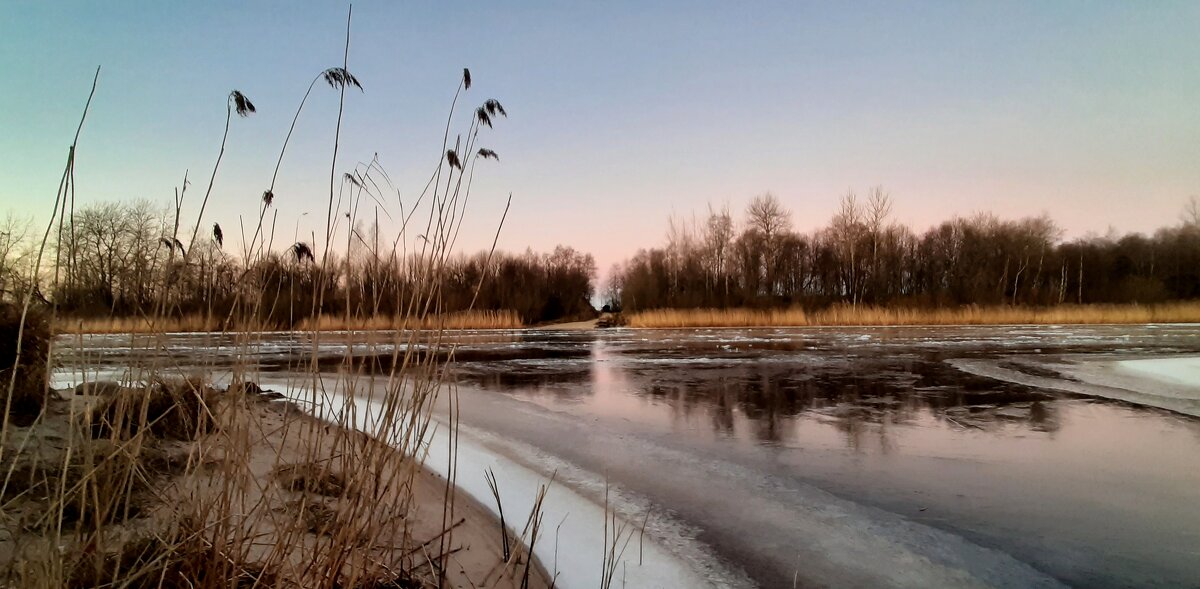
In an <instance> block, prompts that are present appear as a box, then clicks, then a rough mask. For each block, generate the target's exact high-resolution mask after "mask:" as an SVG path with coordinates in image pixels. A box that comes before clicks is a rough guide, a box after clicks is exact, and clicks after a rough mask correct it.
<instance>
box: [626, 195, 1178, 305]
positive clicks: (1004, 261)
mask: <svg viewBox="0 0 1200 589" xmlns="http://www.w3.org/2000/svg"><path fill="white" fill-rule="evenodd" d="M892 206H893V202H892V199H891V197H890V196H889V194H888V193H887V192H886V191H885V190H884V189H883V188H882V187H877V188H872V189H871V190H869V191H868V192H867V193H866V194H865V198H864V197H860V196H859V195H858V194H856V193H854V192H848V193H846V194H845V195H843V196H842V197H841V198H840V202H839V207H838V210H837V212H836V214H835V215H834V217H833V219H832V220H831V221H830V222H829V224H828V225H827V226H825V227H822V228H819V229H817V230H815V231H812V232H810V233H802V232H797V231H794V230H793V229H792V222H791V214H790V212H789V211H788V210H787V209H786V208H785V207H784V205H783V204H782V203H781V202H780V201H779V199H778V198H776V197H774V196H772V195H771V194H764V195H761V196H758V197H756V198H754V199H753V200H752V201H751V202H750V204H749V206H748V207H747V208H746V210H745V212H744V214H743V215H742V218H741V219H740V223H739V222H738V221H737V220H735V218H734V215H733V214H732V212H731V211H730V210H729V209H728V207H726V208H723V209H719V210H718V209H713V208H711V207H710V209H709V210H708V214H707V215H706V216H705V217H704V218H703V219H700V220H693V221H692V222H685V221H681V220H679V219H677V218H673V219H671V221H670V223H669V226H668V230H667V234H666V244H665V245H664V246H662V247H657V248H651V249H645V250H641V251H639V252H638V253H637V254H636V255H634V256H633V257H632V258H631V259H629V260H627V261H625V262H624V263H622V264H619V265H616V266H614V267H613V268H612V270H611V271H610V273H609V274H610V277H609V280H608V283H607V285H606V287H605V289H604V292H603V298H604V301H605V303H606V304H608V305H610V306H613V307H621V308H624V309H625V310H627V311H636V310H644V309H655V308H701V307H711V308H727V307H756V308H770V307H786V306H805V307H821V306H827V305H831V304H838V303H843V304H851V305H857V304H865V305H879V306H888V305H902V306H939V307H940V306H954V305H1055V304H1062V303H1077V304H1088V303H1157V302H1162V301H1167V300H1181V299H1194V298H1200V206H1198V204H1197V200H1196V199H1195V198H1192V200H1191V201H1190V202H1189V203H1188V205H1187V206H1186V207H1185V209H1184V214H1183V215H1182V216H1181V222H1180V223H1179V224H1177V225H1174V226H1169V227H1164V228H1162V229H1159V230H1158V231H1156V232H1155V233H1154V234H1153V235H1149V236H1147V235H1142V234H1136V233H1132V234H1127V235H1123V236H1116V235H1107V236H1102V237H1086V238H1080V239H1075V240H1070V241H1063V240H1062V235H1063V232H1062V230H1061V229H1060V228H1059V227H1058V225H1056V224H1055V223H1054V221H1053V220H1051V219H1050V218H1049V217H1047V216H1045V215H1043V216H1037V217H1027V218H1023V219H1015V220H1005V219H1000V218H998V217H996V216H995V215H993V214H990V213H982V214H976V215H973V216H970V217H956V218H953V219H950V220H947V221H944V222H942V223H940V224H938V225H935V226H933V227H931V228H930V229H928V230H927V231H924V232H921V233H918V232H915V231H913V230H912V229H910V228H909V227H906V226H904V225H902V224H899V223H896V222H894V221H893V220H892V218H891V214H892Z"/></svg>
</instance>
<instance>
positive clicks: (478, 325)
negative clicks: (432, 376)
mask: <svg viewBox="0 0 1200 589" xmlns="http://www.w3.org/2000/svg"><path fill="white" fill-rule="evenodd" d="M524 326H525V324H524V323H523V322H522V321H521V318H520V317H519V316H518V315H517V314H516V312H514V311H479V310H476V311H462V312H457V313H443V314H440V315H435V316H430V317H426V318H425V319H423V320H420V321H419V322H418V321H417V320H415V319H413V318H406V317H401V316H375V317H351V318H350V319H349V320H347V319H346V317H344V316H337V315H322V316H320V317H319V318H317V319H302V320H301V321H300V322H299V323H298V324H297V325H296V326H295V327H294V328H292V329H293V330H294V331H383V330H402V329H414V328H420V329H435V328H443V329H519V328H521V327H524ZM276 329H278V328H277V327H275V326H271V325H268V324H263V323H261V322H244V321H238V322H235V325H232V326H231V325H229V324H228V323H225V322H224V321H221V320H219V319H217V318H215V317H211V316H207V317H206V316H203V315H188V316H185V317H165V318H164V317H158V318H150V317H95V318H86V319H78V318H70V317H59V318H58V319H57V320H56V321H55V333H60V334H117V333H138V334H147V333H149V334H152V333H203V332H214V331H230V332H251V333H252V332H262V331H275V330H276Z"/></svg>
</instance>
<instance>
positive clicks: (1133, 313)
mask: <svg viewBox="0 0 1200 589" xmlns="http://www.w3.org/2000/svg"><path fill="white" fill-rule="evenodd" d="M1196 322H1200V301H1187V302H1178V303H1163V304H1158V305H1062V306H1057V307H1007V306H1003V307H979V306H967V307H955V308H942V309H900V308H885V307H852V306H849V305H838V306H833V307H830V308H828V309H823V310H820V311H814V312H812V313H806V312H804V311H803V310H802V309H785V310H757V309H656V310H652V311H641V312H638V313H634V314H633V315H631V316H630V317H629V318H628V324H629V326H630V327H650V328H671V327H804V326H839V325H842V326H852V325H863V326H867V325H1021V324H1029V325H1049V324H1067V325H1088V324H1139V323H1196Z"/></svg>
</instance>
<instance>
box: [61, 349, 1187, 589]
mask: <svg viewBox="0 0 1200 589" xmlns="http://www.w3.org/2000/svg"><path fill="white" fill-rule="evenodd" d="M387 341H388V338H387V337H386V336H385V335H384V334H340V335H334V334H326V335H323V336H322V338H321V342H322V343H321V347H320V350H319V356H320V357H321V358H322V359H323V366H326V367H327V369H328V370H334V369H336V366H337V365H338V364H339V363H340V362H339V358H340V357H341V356H342V355H343V354H344V353H345V352H346V351H348V350H349V351H350V352H351V353H352V354H354V355H355V356H356V357H358V359H359V361H360V362H363V363H365V365H368V366H375V367H376V369H379V370H383V369H386V364H387V357H390V348H389V345H388V344H387V343H386V342H387ZM455 341H456V342H457V343H458V344H459V348H458V351H457V352H456V356H457V358H458V361H457V362H456V367H455V370H454V379H455V381H456V382H457V383H458V393H459V395H460V398H461V400H462V419H463V423H464V424H465V426H466V427H465V428H464V429H465V431H466V433H467V434H468V437H469V438H471V439H472V440H475V443H476V444H477V446H478V448H481V449H483V450H485V451H487V452H492V453H495V454H496V455H499V456H503V457H504V459H505V460H509V461H512V462H514V463H519V464H521V465H523V466H524V467H525V468H528V469H530V470H532V471H533V472H535V473H540V474H541V475H542V476H546V477H548V476H549V475H550V474H551V473H554V472H557V473H558V474H557V477H556V482H555V484H556V485H564V486H567V487H569V488H570V490H571V491H572V493H574V494H577V495H579V496H581V497H587V498H590V499H591V500H593V501H603V494H604V487H605V482H606V481H607V483H608V486H609V488H610V493H611V501H612V503H613V504H614V505H616V506H617V508H618V510H619V511H621V512H622V513H623V514H624V515H625V517H626V518H627V519H628V520H630V521H635V520H636V521H637V523H638V524H639V525H640V523H641V521H642V519H643V518H644V520H645V521H647V522H648V524H647V531H646V534H647V536H648V537H649V538H650V539H652V540H653V541H654V542H655V545H656V546H659V547H662V548H663V549H665V550H666V551H668V552H671V553H673V556H674V557H675V558H677V559H679V560H680V561H681V562H683V563H686V564H687V566H688V567H690V568H692V569H693V570H695V571H697V573H698V574H700V575H701V576H704V577H706V578H707V579H709V581H710V582H711V583H712V584H714V585H726V586H739V585H757V586H761V587H791V586H793V585H796V586H802V587H804V586H909V587H923V586H1001V587H1003V586H1011V587H1028V586H1056V585H1060V584H1064V585H1072V586H1087V587H1125V586H1163V587H1180V586H1185V587H1193V586H1200V417H1195V416H1196V415H1200V382H1197V378H1198V377H1197V374H1198V373H1200V368H1198V367H1200V361H1197V360H1196V358H1200V326H1135V327H1127V326H1120V327H1113V326H1099V327H1045V326H1040V327H962V328H936V329H935V328H852V329H764V330H699V331H693V330H680V331H657V330H655V331H651V330H612V331H595V332H539V331H525V332H476V333H468V334H461V335H458V336H456V337H455ZM70 343H71V345H73V346H74V349H73V350H69V351H68V353H67V354H65V355H64V356H63V362H64V365H65V366H67V367H68V368H69V367H70V366H71V365H72V364H75V363H78V362H80V361H83V362H85V363H86V364H88V365H89V366H92V367H111V368H114V369H119V367H122V366H125V365H128V364H131V363H133V364H145V363H151V362H157V363H158V364H159V365H160V366H161V367H168V368H172V369H177V368H182V369H184V370H187V369H189V368H191V367H196V366H199V367H202V368H203V367H215V368H218V369H220V368H223V367H227V366H228V365H229V363H230V362H232V359H233V358H234V357H236V356H238V353H236V350H234V349H233V348H232V347H231V346H230V343H229V341H227V340H226V339H224V338H222V337H218V336H212V335H179V336H169V337H167V338H165V339H164V340H161V341H158V342H154V348H155V349H156V350H157V352H156V353H155V354H152V355H150V356H148V355H146V354H144V353H135V354H130V353H129V349H130V339H129V337H128V336H124V337H123V338H122V337H99V336H97V337H85V338H82V339H75V340H71V342H70ZM146 343H147V342H144V341H137V342H135V345H134V347H137V348H143V347H145V345H144V344H146ZM241 355H242V357H243V358H249V359H250V360H251V361H252V363H253V364H254V365H255V369H256V370H258V371H261V374H260V376H261V379H262V380H264V381H267V382H284V381H286V379H287V375H289V374H292V373H294V372H295V371H296V370H297V367H298V366H300V365H302V364H303V362H305V361H307V360H308V359H311V355H312V345H311V343H310V342H309V340H308V339H307V336H304V335H292V334H275V335H267V336H264V339H263V341H261V342H257V343H255V344H253V345H252V346H251V347H250V349H249V354H246V353H242V354H241ZM151 356H152V357H151ZM468 464H469V463H468ZM472 476H478V477H482V473H471V472H460V473H459V478H460V479H463V478H468V477H472ZM647 513H648V514H649V515H647ZM566 549H567V547H566V546H564V547H563V550H566ZM630 550H631V551H636V550H637V547H636V542H635V546H633V547H631V548H630ZM585 556H586V555H585ZM590 558H594V559H596V560H599V559H600V555H599V554H595V555H591V556H590ZM620 578H621V576H620V575H619V574H618V581H617V582H618V583H619V582H620ZM631 586H632V585H631ZM667 586H669V584H668V585H667Z"/></svg>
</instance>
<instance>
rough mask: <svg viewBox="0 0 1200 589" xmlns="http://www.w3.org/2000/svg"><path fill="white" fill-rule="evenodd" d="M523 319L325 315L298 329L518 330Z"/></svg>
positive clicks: (507, 315)
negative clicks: (416, 319)
mask: <svg viewBox="0 0 1200 589" xmlns="http://www.w3.org/2000/svg"><path fill="white" fill-rule="evenodd" d="M523 326H524V324H523V323H521V318H520V317H518V316H517V314H516V313H515V312H513V311H463V312H459V313H444V314H441V315H431V316H429V317H426V318H425V319H424V320H423V321H414V319H413V318H411V317H401V316H396V317H384V316H377V317H364V318H353V317H352V318H351V319H350V320H349V321H347V320H346V318H345V317H335V316H331V315H322V316H321V317H320V318H318V319H316V320H312V319H305V320H302V321H301V322H300V324H299V326H298V327H297V329H299V330H301V331H314V330H316V331H345V330H362V331H372V330H399V329H518V328H520V327H523Z"/></svg>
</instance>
